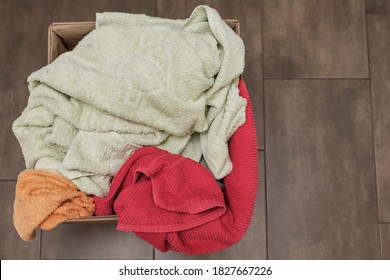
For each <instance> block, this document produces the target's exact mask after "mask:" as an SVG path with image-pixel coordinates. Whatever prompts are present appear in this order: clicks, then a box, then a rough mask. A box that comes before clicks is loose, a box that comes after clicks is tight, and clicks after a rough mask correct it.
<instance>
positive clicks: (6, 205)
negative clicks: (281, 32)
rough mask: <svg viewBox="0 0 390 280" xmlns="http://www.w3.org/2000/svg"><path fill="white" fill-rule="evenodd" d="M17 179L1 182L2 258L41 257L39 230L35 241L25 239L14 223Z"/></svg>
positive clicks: (0, 242) (0, 254)
mask: <svg viewBox="0 0 390 280" xmlns="http://www.w3.org/2000/svg"><path fill="white" fill-rule="evenodd" d="M15 184H16V182H15V181H10V182H0V205H1V211H0V259H1V260H21V259H23V260H25V259H38V258H39V238H40V237H39V231H38V232H37V237H36V239H35V240H34V241H31V242H26V241H23V240H22V239H21V238H20V237H19V235H18V234H17V232H16V230H15V228H14V224H13V219H12V216H13V212H14V210H13V202H14V198H15Z"/></svg>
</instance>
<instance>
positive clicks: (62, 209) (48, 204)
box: [13, 169, 95, 241]
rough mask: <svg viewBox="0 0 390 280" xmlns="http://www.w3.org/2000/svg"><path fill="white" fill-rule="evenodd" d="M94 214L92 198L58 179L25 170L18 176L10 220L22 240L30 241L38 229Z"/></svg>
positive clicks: (55, 176) (74, 186)
mask: <svg viewBox="0 0 390 280" xmlns="http://www.w3.org/2000/svg"><path fill="white" fill-rule="evenodd" d="M94 211H95V205H94V203H93V198H91V197H89V196H87V195H86V194H85V193H83V192H80V191H79V190H78V189H77V187H76V185H75V184H73V183H72V182H71V181H70V180H68V179H66V178H64V177H63V176H61V175H57V174H55V173H54V172H50V171H45V170H29V169H27V170H24V171H23V172H21V173H20V174H19V176H18V180H17V183H16V192H15V204H14V215H13V219H14V225H15V228H16V231H17V232H18V234H19V236H20V237H21V238H22V239H23V240H26V241H30V240H33V239H34V238H35V230H36V229H37V228H39V227H40V228H42V229H45V230H49V229H53V228H54V227H56V226H57V225H58V224H60V223H62V222H64V221H66V220H69V219H77V218H81V217H88V216H92V215H93V213H94Z"/></svg>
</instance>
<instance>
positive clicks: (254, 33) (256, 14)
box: [157, 0, 264, 149]
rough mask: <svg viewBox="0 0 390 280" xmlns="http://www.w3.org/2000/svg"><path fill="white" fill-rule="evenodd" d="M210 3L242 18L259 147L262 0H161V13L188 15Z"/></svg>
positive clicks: (261, 139)
mask: <svg viewBox="0 0 390 280" xmlns="http://www.w3.org/2000/svg"><path fill="white" fill-rule="evenodd" d="M200 4H206V5H209V6H210V7H213V8H215V9H216V10H217V11H218V12H219V13H220V14H221V17H222V18H225V19H228V18H234V19H238V20H239V21H240V27H241V37H242V39H243V41H244V44H245V71H244V75H243V77H244V80H245V82H246V84H247V86H248V91H249V93H250V94H251V98H252V103H253V110H254V113H255V121H256V130H257V137H258V139H259V149H263V148H264V117H263V79H262V77H263V72H262V42H261V32H262V30H261V1H258V0H248V1H239V0H230V1H226V0H208V1H195V0H190V1H181V0H159V1H158V2H157V15H158V16H159V17H165V18H188V17H189V16H190V15H191V12H192V11H193V9H194V8H195V7H196V6H198V5H200Z"/></svg>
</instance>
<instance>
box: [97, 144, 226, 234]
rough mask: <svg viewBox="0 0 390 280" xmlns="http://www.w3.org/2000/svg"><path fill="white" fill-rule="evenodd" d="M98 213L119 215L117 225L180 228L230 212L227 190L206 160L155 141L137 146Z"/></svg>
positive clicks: (129, 228)
mask: <svg viewBox="0 0 390 280" xmlns="http://www.w3.org/2000/svg"><path fill="white" fill-rule="evenodd" d="M94 200H95V203H96V215H112V214H114V213H116V214H117V215H118V226H117V228H118V230H123V231H136V232H149V233H156V232H175V231H181V230H185V229H189V228H193V227H196V226H199V225H202V224H204V223H207V222H209V221H212V220H214V219H216V218H218V217H219V216H221V215H222V214H223V213H224V212H225V209H226V207H225V201H224V197H223V193H222V191H221V189H220V187H219V185H218V184H217V182H216V180H215V179H214V177H213V175H212V174H211V173H210V171H209V170H208V169H207V168H205V167H204V166H202V165H201V164H199V163H197V162H195V161H193V160H191V159H188V158H184V157H182V156H180V155H174V154H171V153H169V152H166V151H164V150H161V149H159V148H156V147H143V148H140V149H138V150H137V151H136V152H135V153H134V154H133V155H132V156H130V158H129V159H128V160H127V161H126V163H125V164H124V165H123V166H122V167H121V169H120V170H119V172H118V174H117V175H116V176H115V177H114V180H113V182H112V184H111V186H110V191H109V193H108V195H107V196H106V197H105V198H100V197H95V198H94Z"/></svg>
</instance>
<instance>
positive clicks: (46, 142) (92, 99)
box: [13, 6, 246, 196]
mask: <svg viewBox="0 0 390 280" xmlns="http://www.w3.org/2000/svg"><path fill="white" fill-rule="evenodd" d="M243 68H244V45H243V42H242V40H241V39H240V38H239V36H237V35H236V34H235V33H234V32H233V30H232V29H231V28H229V27H228V26H227V25H226V23H225V22H224V21H223V20H222V19H221V17H220V15H219V14H218V12H217V11H216V10H214V9H212V8H210V7H208V6H199V7H197V8H196V9H195V10H194V11H193V13H192V15H191V17H190V18H188V19H186V20H171V19H162V18H155V17H149V16H145V15H133V14H125V13H101V14H97V15H96V29H95V30H93V31H92V32H90V33H89V34H88V35H87V36H86V37H84V38H83V39H82V40H81V41H80V43H79V44H78V45H77V46H76V48H75V49H74V50H73V51H70V52H67V53H65V54H63V55H61V56H59V57H58V58H57V59H56V60H55V61H54V62H53V63H51V64H50V65H48V66H46V67H44V68H42V69H40V70H38V71H36V72H34V73H32V74H31V75H30V76H29V77H28V82H29V90H30V97H29V100H28V105H27V107H26V109H25V110H24V111H23V113H22V115H21V116H20V117H19V118H18V119H17V120H16V121H15V122H14V124H13V131H14V133H15V135H16V137H17V139H18V141H19V143H20V145H21V147H22V151H23V155H24V158H25V161H26V166H27V168H36V169H40V168H54V169H57V170H58V171H59V172H60V173H61V174H62V175H63V176H65V177H67V178H69V179H70V180H72V181H73V182H74V183H75V184H76V185H77V186H78V187H79V189H80V190H81V191H84V192H86V193H88V194H93V195H97V196H105V195H106V194H107V192H108V189H109V184H110V179H111V178H112V176H114V175H115V174H116V172H117V171H118V170H119V168H120V166H121V165H122V164H123V163H124V162H125V161H126V159H127V158H128V157H129V156H130V155H131V154H132V152H133V151H134V150H135V149H136V148H138V147H140V146H147V145H154V146H158V147H160V148H162V149H165V150H167V151H169V152H171V153H176V154H181V155H183V156H186V157H189V158H191V159H193V160H195V161H198V162H199V161H201V159H204V161H205V162H206V164H207V167H208V168H209V169H210V170H211V172H212V173H213V175H214V177H215V178H217V179H220V178H223V177H225V176H226V175H227V174H228V173H229V172H230V171H231V170H232V164H231V161H230V159H229V152H228V147H227V141H228V139H229V138H230V136H231V135H232V134H233V133H234V132H235V131H236V130H237V128H238V127H239V126H240V125H241V124H243V123H244V122H245V106H246V101H245V99H243V98H241V97H240V96H239V93H238V88H237V86H238V79H239V75H240V74H241V73H242V72H243Z"/></svg>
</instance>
